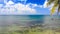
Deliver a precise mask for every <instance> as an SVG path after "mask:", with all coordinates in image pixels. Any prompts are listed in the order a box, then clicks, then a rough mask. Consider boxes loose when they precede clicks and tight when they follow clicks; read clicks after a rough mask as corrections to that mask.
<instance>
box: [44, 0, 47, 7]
mask: <svg viewBox="0 0 60 34" xmlns="http://www.w3.org/2000/svg"><path fill="white" fill-rule="evenodd" d="M43 8H47V0H46V1H45V3H44V4H43Z"/></svg>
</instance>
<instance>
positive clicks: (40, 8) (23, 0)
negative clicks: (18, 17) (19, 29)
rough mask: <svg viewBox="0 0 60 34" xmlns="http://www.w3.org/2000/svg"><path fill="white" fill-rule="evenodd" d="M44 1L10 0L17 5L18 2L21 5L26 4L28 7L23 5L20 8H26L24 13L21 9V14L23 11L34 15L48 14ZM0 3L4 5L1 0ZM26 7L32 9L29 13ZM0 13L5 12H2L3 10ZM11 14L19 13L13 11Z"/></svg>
mask: <svg viewBox="0 0 60 34" xmlns="http://www.w3.org/2000/svg"><path fill="white" fill-rule="evenodd" d="M45 1H46V0H12V2H13V3H14V5H17V4H18V3H20V5H21V6H22V5H24V6H25V5H26V6H28V7H23V8H22V9H24V8H25V9H26V8H27V9H26V12H25V13H24V11H23V12H22V14H23V13H24V14H34V15H36V14H39V15H49V14H50V10H49V8H44V6H45V5H44V4H45ZM8 2H9V0H8ZM12 2H11V3H12ZM0 4H3V5H4V4H5V3H4V1H3V0H0ZM4 6H5V5H4ZM21 6H20V7H21ZM28 9H29V10H31V9H32V11H33V12H31V13H30V12H29V10H28ZM27 10H28V12H27ZM34 11H35V12H34ZM0 13H1V14H6V12H4V11H3V12H0ZM7 14H9V13H7ZM10 14H12V13H10ZM13 14H19V13H18V12H17V13H16V12H13Z"/></svg>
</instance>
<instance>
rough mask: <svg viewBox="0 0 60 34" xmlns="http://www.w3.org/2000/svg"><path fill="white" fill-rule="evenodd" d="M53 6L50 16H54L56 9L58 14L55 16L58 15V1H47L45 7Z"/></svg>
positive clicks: (59, 9)
mask: <svg viewBox="0 0 60 34" xmlns="http://www.w3.org/2000/svg"><path fill="white" fill-rule="evenodd" d="M52 3H53V4H54V5H53V7H52V9H51V15H52V14H54V13H55V12H56V11H55V10H56V8H57V7H58V12H57V14H59V12H60V0H48V3H47V6H49V5H51V4H52Z"/></svg>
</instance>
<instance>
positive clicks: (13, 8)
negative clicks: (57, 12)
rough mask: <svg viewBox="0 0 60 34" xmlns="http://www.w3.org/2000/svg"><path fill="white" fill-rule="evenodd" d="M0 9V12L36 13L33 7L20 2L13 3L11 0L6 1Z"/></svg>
mask: <svg viewBox="0 0 60 34" xmlns="http://www.w3.org/2000/svg"><path fill="white" fill-rule="evenodd" d="M0 11H1V12H0V14H36V10H35V9H33V8H30V7H29V6H27V5H24V4H21V3H17V4H14V2H12V1H9V2H7V4H6V5H5V6H4V8H0Z"/></svg>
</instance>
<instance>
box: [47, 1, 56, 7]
mask: <svg viewBox="0 0 60 34" xmlns="http://www.w3.org/2000/svg"><path fill="white" fill-rule="evenodd" d="M54 1H55V0H48V3H47V6H49V5H50V4H51V3H53V2H54Z"/></svg>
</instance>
